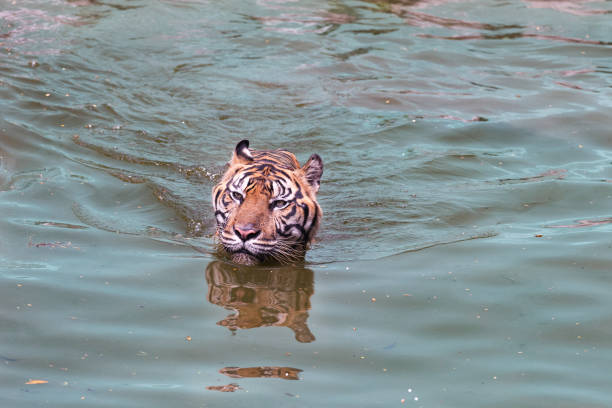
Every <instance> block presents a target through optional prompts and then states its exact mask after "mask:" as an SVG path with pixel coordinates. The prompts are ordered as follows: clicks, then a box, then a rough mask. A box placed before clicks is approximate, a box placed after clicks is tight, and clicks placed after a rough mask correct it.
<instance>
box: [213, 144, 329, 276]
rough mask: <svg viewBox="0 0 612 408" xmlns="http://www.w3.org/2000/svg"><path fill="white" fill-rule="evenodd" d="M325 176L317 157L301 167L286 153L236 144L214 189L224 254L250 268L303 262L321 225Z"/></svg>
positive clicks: (314, 155) (214, 203)
mask: <svg viewBox="0 0 612 408" xmlns="http://www.w3.org/2000/svg"><path fill="white" fill-rule="evenodd" d="M322 174H323V161H322V160H321V158H320V157H319V155H317V154H313V155H312V156H310V159H308V161H307V162H306V164H304V166H302V167H300V164H299V162H298V161H297V159H296V158H295V156H294V155H293V153H290V152H288V151H286V150H249V141H248V140H243V141H241V142H240V143H238V144H237V145H236V148H235V149H234V153H233V155H232V159H231V161H230V163H229V167H228V169H227V171H226V172H225V174H224V175H223V178H222V179H221V181H220V182H219V183H218V184H217V185H216V186H215V187H213V195H212V197H213V207H214V209H215V218H216V220H217V237H218V239H219V242H220V244H221V245H220V247H221V249H222V250H223V251H224V252H226V253H227V254H228V255H229V256H230V257H231V259H232V261H233V262H236V263H240V264H247V265H253V264H257V263H260V262H264V261H269V260H270V261H277V262H280V263H289V262H293V261H298V260H300V259H303V257H304V254H305V251H306V248H307V246H308V244H310V243H311V242H312V239H313V237H314V234H315V233H316V231H317V228H318V227H319V223H320V221H321V216H322V212H321V207H319V204H318V203H317V200H316V193H317V191H318V190H319V184H320V180H321V175H322Z"/></svg>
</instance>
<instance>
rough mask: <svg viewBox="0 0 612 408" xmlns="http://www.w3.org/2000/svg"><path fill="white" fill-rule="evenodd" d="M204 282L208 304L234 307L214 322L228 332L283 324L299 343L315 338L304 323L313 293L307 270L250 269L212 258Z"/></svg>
mask: <svg viewBox="0 0 612 408" xmlns="http://www.w3.org/2000/svg"><path fill="white" fill-rule="evenodd" d="M206 282H207V283H208V301H209V302H210V303H212V304H215V305H219V306H221V307H224V308H228V309H233V310H235V313H233V314H231V315H229V316H228V317H226V318H225V319H223V320H221V321H219V322H217V324H218V325H220V326H225V327H227V328H228V329H230V330H232V331H236V330H237V329H252V328H255V327H264V326H285V327H288V328H290V329H291V330H292V331H293V332H294V334H295V339H296V340H297V341H299V342H300V343H310V342H313V341H314V340H315V336H314V335H313V334H312V333H311V332H310V329H309V328H308V325H307V323H306V320H307V319H308V310H309V309H310V297H311V296H312V294H313V293H314V275H313V272H312V271H311V270H310V269H306V268H303V267H295V266H286V267H277V268H273V269H270V268H253V267H244V266H238V265H235V264H229V263H225V262H222V261H213V262H211V263H210V264H208V267H207V268H206Z"/></svg>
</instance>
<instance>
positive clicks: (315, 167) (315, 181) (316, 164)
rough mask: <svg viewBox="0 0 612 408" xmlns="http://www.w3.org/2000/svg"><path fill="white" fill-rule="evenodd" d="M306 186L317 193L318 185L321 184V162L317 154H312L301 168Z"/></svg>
mask: <svg viewBox="0 0 612 408" xmlns="http://www.w3.org/2000/svg"><path fill="white" fill-rule="evenodd" d="M302 170H303V171H304V175H305V176H306V180H308V184H310V187H311V188H312V189H313V191H314V192H315V193H316V192H317V191H319V185H320V184H321V176H322V175H323V160H322V159H321V157H320V156H319V155H318V154H316V153H315V154H313V155H312V156H310V159H308V161H307V162H306V164H305V165H304V166H303V167H302Z"/></svg>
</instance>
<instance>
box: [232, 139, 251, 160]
mask: <svg viewBox="0 0 612 408" xmlns="http://www.w3.org/2000/svg"><path fill="white" fill-rule="evenodd" d="M252 161H253V155H252V154H251V151H250V150H249V141H248V140H246V139H245V140H242V141H240V142H239V143H238V144H237V145H236V148H235V149H234V154H233V155H232V162H231V164H247V163H250V162H252Z"/></svg>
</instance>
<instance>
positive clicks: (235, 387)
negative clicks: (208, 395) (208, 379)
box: [206, 383, 241, 392]
mask: <svg viewBox="0 0 612 408" xmlns="http://www.w3.org/2000/svg"><path fill="white" fill-rule="evenodd" d="M206 389H207V390H210V391H221V392H234V391H236V390H239V389H241V388H240V386H239V385H238V384H235V383H231V384H227V385H211V386H208V387H206Z"/></svg>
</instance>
